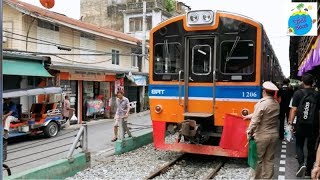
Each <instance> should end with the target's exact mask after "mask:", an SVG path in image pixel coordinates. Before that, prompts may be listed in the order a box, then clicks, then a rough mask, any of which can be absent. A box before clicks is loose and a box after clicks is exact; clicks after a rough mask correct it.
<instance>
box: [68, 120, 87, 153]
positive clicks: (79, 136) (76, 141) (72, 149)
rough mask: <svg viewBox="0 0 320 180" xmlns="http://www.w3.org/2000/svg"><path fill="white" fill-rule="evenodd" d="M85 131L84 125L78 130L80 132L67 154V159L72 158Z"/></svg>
mask: <svg viewBox="0 0 320 180" xmlns="http://www.w3.org/2000/svg"><path fill="white" fill-rule="evenodd" d="M83 132H84V126H81V128H80V130H79V131H78V134H77V136H76V138H75V139H74V141H73V144H72V146H71V147H70V149H69V152H68V155H67V159H71V158H72V154H73V152H74V150H75V149H76V147H77V144H78V143H79V140H80V138H81V136H83Z"/></svg>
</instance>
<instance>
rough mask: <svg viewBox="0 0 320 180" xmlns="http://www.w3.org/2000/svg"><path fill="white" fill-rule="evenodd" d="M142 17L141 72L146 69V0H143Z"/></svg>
mask: <svg viewBox="0 0 320 180" xmlns="http://www.w3.org/2000/svg"><path fill="white" fill-rule="evenodd" d="M142 13H143V17H142V34H143V39H142V72H143V71H146V69H145V68H146V63H145V60H146V38H147V37H146V36H147V35H146V13H147V3H146V1H143V12H142Z"/></svg>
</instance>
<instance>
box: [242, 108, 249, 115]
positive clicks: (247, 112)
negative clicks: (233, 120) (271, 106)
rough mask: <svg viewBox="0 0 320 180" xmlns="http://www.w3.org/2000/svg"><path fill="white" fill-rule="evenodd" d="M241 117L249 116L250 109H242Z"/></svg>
mask: <svg viewBox="0 0 320 180" xmlns="http://www.w3.org/2000/svg"><path fill="white" fill-rule="evenodd" d="M241 115H242V116H247V115H249V110H248V109H242V111H241Z"/></svg>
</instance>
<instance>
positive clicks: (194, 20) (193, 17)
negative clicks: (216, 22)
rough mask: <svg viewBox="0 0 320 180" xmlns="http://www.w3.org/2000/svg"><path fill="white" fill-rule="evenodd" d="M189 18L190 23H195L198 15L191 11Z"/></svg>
mask: <svg viewBox="0 0 320 180" xmlns="http://www.w3.org/2000/svg"><path fill="white" fill-rule="evenodd" d="M189 20H190V22H192V23H197V21H198V20H199V15H198V14H197V13H192V14H190V16H189Z"/></svg>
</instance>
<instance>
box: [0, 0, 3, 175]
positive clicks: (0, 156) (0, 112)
mask: <svg viewBox="0 0 320 180" xmlns="http://www.w3.org/2000/svg"><path fill="white" fill-rule="evenodd" d="M2 3H3V0H0V22H1V23H0V32H1V33H0V39H1V43H0V99H1V100H2V97H3V96H2V93H3V72H2V61H3V54H2V49H3V47H2V45H3V34H2V33H3V6H2ZM0 115H1V118H0V124H1V128H0V130H1V132H0V165H1V168H2V167H3V133H2V132H3V126H2V124H3V123H2V122H3V119H2V115H3V104H2V102H1V103H0ZM0 179H3V172H2V171H0Z"/></svg>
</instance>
